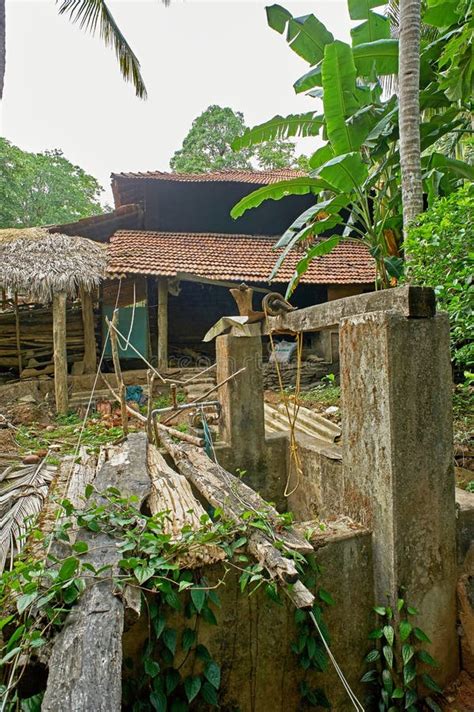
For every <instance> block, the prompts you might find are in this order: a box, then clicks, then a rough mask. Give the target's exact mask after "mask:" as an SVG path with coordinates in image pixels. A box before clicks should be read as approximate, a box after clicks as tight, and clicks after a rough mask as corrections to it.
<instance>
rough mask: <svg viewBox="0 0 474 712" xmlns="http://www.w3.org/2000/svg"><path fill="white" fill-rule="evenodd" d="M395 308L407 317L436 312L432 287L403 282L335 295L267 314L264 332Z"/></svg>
mask: <svg viewBox="0 0 474 712" xmlns="http://www.w3.org/2000/svg"><path fill="white" fill-rule="evenodd" d="M388 310H391V311H397V312H399V313H400V314H402V315H403V316H405V317H407V318H409V319H427V318H430V317H432V316H434V315H435V312H436V303H435V295H434V291H433V290H432V289H431V288H430V287H413V286H411V285H405V286H403V287H396V288H395V289H383V290H381V291H379V292H371V293H370V294H357V295H356V296H354V297H344V298H343V299H335V300H334V301H331V302H325V303H324V304H316V305H314V306H312V307H306V308H305V309H297V310H296V311H294V312H290V313H289V314H285V315H283V316H276V317H268V319H267V323H266V327H265V329H264V333H266V334H268V333H269V332H270V331H276V332H282V333H285V332H290V333H296V332H298V331H320V330H321V329H329V328H334V327H336V326H338V325H339V322H340V321H341V319H344V318H345V317H349V316H355V315H357V314H366V313H368V312H374V311H388Z"/></svg>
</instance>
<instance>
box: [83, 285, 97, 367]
mask: <svg viewBox="0 0 474 712" xmlns="http://www.w3.org/2000/svg"><path fill="white" fill-rule="evenodd" d="M81 306H82V327H83V330H84V373H95V369H96V365H97V345H96V340H95V325H94V304H93V299H92V294H91V293H90V292H86V291H85V289H81Z"/></svg>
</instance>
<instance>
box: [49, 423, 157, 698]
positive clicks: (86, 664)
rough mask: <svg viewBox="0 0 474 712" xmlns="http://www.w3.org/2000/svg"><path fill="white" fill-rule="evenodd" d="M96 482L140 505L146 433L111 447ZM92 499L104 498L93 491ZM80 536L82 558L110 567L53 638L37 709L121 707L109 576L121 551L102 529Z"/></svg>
mask: <svg viewBox="0 0 474 712" xmlns="http://www.w3.org/2000/svg"><path fill="white" fill-rule="evenodd" d="M94 484H95V487H96V489H97V490H98V491H99V492H101V491H103V490H105V489H106V488H107V487H117V488H119V489H120V491H121V492H122V494H123V495H124V496H129V495H132V494H133V495H135V496H136V497H137V498H138V504H137V507H140V504H141V503H142V502H143V501H144V500H145V498H146V497H148V495H149V493H150V479H149V476H148V472H147V467H146V435H145V433H133V434H132V435H130V436H129V437H128V438H127V440H126V441H125V442H124V443H123V444H122V445H120V446H118V447H115V448H113V456H112V458H111V459H110V460H109V461H108V462H106V463H105V464H104V465H103V466H102V468H101V470H100V472H99V473H98V475H97V476H96V479H95V481H94ZM93 500H94V498H93ZM95 501H96V502H98V503H99V502H101V501H103V500H102V499H101V498H100V496H99V495H97V497H95ZM78 538H79V539H80V540H81V541H85V542H86V543H87V544H88V545H89V551H88V553H87V554H85V555H84V559H85V560H87V561H88V562H89V563H91V564H92V565H93V566H95V568H96V569H99V568H100V567H103V566H106V567H108V568H107V569H106V570H105V571H102V573H101V574H100V575H98V576H97V577H96V578H95V579H94V580H93V581H92V583H90V582H89V584H88V587H87V589H86V591H85V592H84V594H83V595H82V596H81V598H80V599H79V602H78V603H77V605H76V606H74V608H73V609H72V611H71V613H70V614H69V616H68V618H67V620H66V623H65V625H64V627H63V629H62V630H61V632H60V633H59V635H58V636H57V638H56V639H55V641H54V644H53V649H52V653H51V657H50V660H49V676H48V683H47V687H46V692H45V695H44V699H43V702H42V706H41V709H42V711H43V712H64V710H72V711H75V712H86V711H88V710H94V712H119V710H120V709H121V698H122V689H121V688H122V685H121V679H122V633H123V627H124V606H123V604H122V602H121V601H120V599H119V598H117V596H116V595H115V591H114V584H113V581H111V579H110V577H111V574H113V572H114V571H115V570H116V567H117V564H118V561H119V560H120V558H121V554H120V553H119V552H118V551H117V546H116V541H115V540H114V539H113V538H112V537H109V536H108V535H107V534H105V533H103V532H98V533H94V532H90V531H88V530H80V531H79V533H78Z"/></svg>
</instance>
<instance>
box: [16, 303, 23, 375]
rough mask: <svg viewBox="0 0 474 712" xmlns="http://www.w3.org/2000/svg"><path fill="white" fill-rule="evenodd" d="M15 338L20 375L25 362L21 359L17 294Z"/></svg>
mask: <svg viewBox="0 0 474 712" xmlns="http://www.w3.org/2000/svg"><path fill="white" fill-rule="evenodd" d="M15 336H16V353H17V358H18V375H19V376H21V372H22V371H23V360H22V358H21V338H20V310H19V308H18V294H17V293H16V292H15Z"/></svg>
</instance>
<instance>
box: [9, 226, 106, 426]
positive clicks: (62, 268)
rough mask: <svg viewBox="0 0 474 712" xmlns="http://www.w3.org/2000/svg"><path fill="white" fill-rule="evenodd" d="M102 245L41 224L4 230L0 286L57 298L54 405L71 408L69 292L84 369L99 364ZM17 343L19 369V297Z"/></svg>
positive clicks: (44, 299) (87, 370)
mask: <svg viewBox="0 0 474 712" xmlns="http://www.w3.org/2000/svg"><path fill="white" fill-rule="evenodd" d="M105 264H106V250H105V247H104V245H101V244H98V243H96V242H93V241H92V240H88V239H87V238H85V237H75V236H69V235H61V234H59V233H54V234H51V233H49V232H48V231H47V230H46V229H43V228H36V227H34V228H24V229H8V230H0V286H1V287H3V288H4V289H5V290H8V291H11V292H14V293H15V294H18V293H21V294H23V295H26V296H28V297H29V298H30V299H32V300H33V301H36V302H40V303H43V304H44V303H46V304H48V303H50V302H52V303H53V333H52V337H53V352H54V353H53V360H54V385H55V393H56V407H57V410H58V412H60V413H65V412H67V408H68V383H67V374H68V370H67V368H68V367H67V335H66V301H67V297H73V298H75V297H77V296H80V298H81V303H82V322H83V335H84V342H83V343H84V358H83V364H84V372H85V373H91V372H94V371H95V368H96V342H95V331H94V309H93V297H92V293H93V292H94V290H95V289H96V288H97V287H98V285H99V282H100V280H101V279H102V278H103V277H104V275H105ZM15 309H16V346H17V354H18V365H19V371H20V373H21V371H22V349H21V338H20V318H19V306H18V301H17V299H15Z"/></svg>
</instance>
